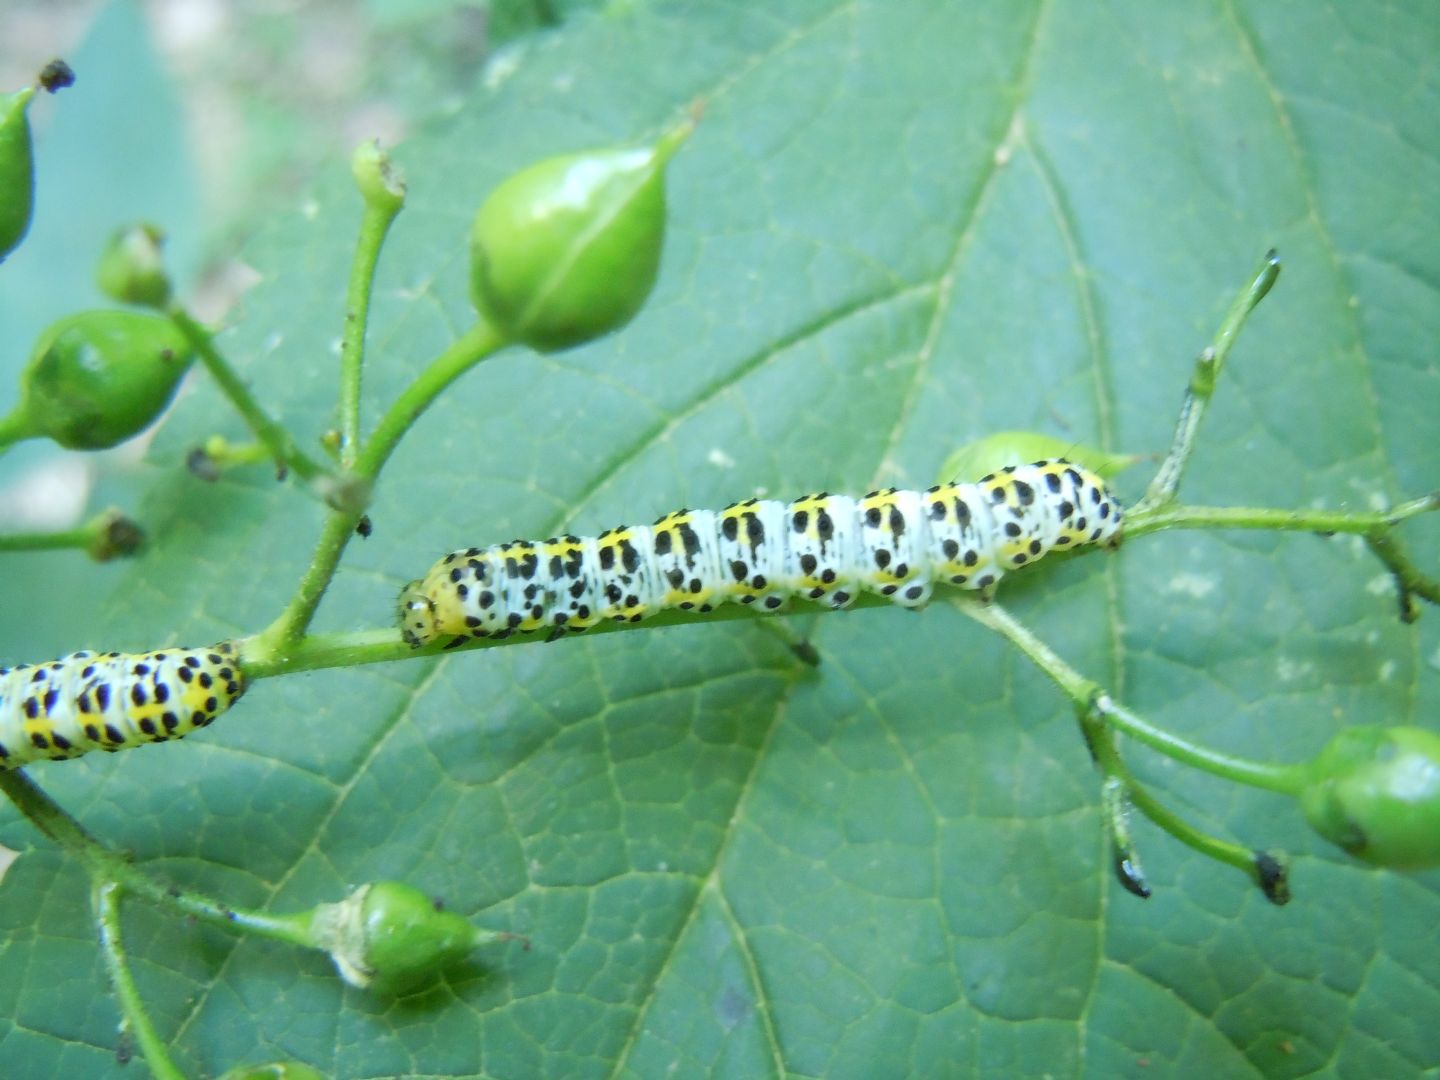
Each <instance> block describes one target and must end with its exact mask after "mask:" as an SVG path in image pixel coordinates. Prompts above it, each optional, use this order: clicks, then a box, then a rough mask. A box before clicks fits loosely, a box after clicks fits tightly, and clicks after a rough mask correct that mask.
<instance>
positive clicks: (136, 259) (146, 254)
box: [95, 222, 170, 308]
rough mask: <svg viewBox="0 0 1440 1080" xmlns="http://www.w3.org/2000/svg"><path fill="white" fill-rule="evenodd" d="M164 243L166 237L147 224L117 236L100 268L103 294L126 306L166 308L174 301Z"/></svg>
mask: <svg viewBox="0 0 1440 1080" xmlns="http://www.w3.org/2000/svg"><path fill="white" fill-rule="evenodd" d="M164 243H165V234H164V233H162V232H161V231H160V230H159V229H157V228H156V227H155V226H154V225H149V224H146V223H144V222H142V223H140V224H138V225H131V226H128V227H127V228H124V229H121V230H120V231H119V232H117V233H115V234H114V235H113V236H111V237H110V240H109V241H108V242H107V243H106V245H105V248H104V250H103V251H101V253H100V263H99V265H98V266H97V267H96V271H95V280H96V282H97V284H99V286H100V291H101V292H103V293H104V294H105V295H106V296H108V297H110V299H112V300H118V301H119V302H120V303H122V304H139V305H140V306H141V307H152V308H163V307H164V306H165V305H166V304H167V303H169V301H170V278H169V277H168V276H167V275H166V273H165V260H164V258H163V257H162V255H161V251H160V249H161V247H162V246H163V245H164Z"/></svg>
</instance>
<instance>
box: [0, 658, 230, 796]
mask: <svg viewBox="0 0 1440 1080" xmlns="http://www.w3.org/2000/svg"><path fill="white" fill-rule="evenodd" d="M244 692H245V676H244V674H243V673H242V672H241V670H240V667H239V665H238V664H236V662H235V649H234V646H233V645H231V644H230V643H229V642H228V641H227V642H221V643H220V644H219V645H215V646H212V647H211V648H209V649H157V650H156V651H154V652H147V653H117V652H108V653H93V652H76V653H71V654H70V655H69V656H64V657H61V658H60V659H59V660H52V661H50V662H49V663H44V664H20V665H19V666H17V667H13V668H0V769H16V768H19V767H20V766H22V765H27V764H29V763H30V762H32V761H40V760H43V759H51V760H59V759H63V758H72V757H79V756H80V755H81V754H87V753H89V752H90V751H91V750H124V749H127V748H129V747H131V746H139V745H141V744H142V743H149V742H164V741H165V740H167V739H179V738H181V737H183V736H185V735H188V734H190V732H192V731H194V730H195V729H196V728H202V727H205V726H206V725H207V724H209V723H210V722H211V721H212V720H214V719H215V718H216V717H217V716H219V715H220V714H221V713H223V712H224V711H225V710H226V709H228V708H229V707H230V706H231V705H233V704H235V701H236V699H238V698H239V697H240V695H241V694H243V693H244Z"/></svg>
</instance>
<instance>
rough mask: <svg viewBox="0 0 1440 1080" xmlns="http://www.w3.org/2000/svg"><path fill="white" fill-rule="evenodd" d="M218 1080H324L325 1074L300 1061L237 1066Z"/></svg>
mask: <svg viewBox="0 0 1440 1080" xmlns="http://www.w3.org/2000/svg"><path fill="white" fill-rule="evenodd" d="M220 1080H325V1074H324V1073H322V1072H319V1071H317V1070H315V1069H312V1068H311V1067H310V1066H309V1065H306V1064H305V1063H304V1062H301V1061H272V1062H270V1063H269V1064H268V1065H238V1066H236V1067H235V1068H233V1069H231V1070H229V1071H228V1072H226V1073H225V1074H224V1075H222V1076H221V1077H220Z"/></svg>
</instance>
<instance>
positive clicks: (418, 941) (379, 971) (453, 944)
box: [361, 881, 476, 990]
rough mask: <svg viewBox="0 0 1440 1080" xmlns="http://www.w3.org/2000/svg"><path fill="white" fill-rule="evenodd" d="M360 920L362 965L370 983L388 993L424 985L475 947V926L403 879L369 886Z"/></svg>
mask: <svg viewBox="0 0 1440 1080" xmlns="http://www.w3.org/2000/svg"><path fill="white" fill-rule="evenodd" d="M361 918H362V920H363V925H364V928H365V958H366V961H367V963H368V964H369V966H370V968H371V970H372V971H373V972H374V975H375V979H376V980H377V981H378V982H380V983H381V984H382V985H384V986H385V987H387V988H389V989H392V990H398V989H405V988H408V987H410V986H414V985H417V984H419V983H424V982H427V981H429V980H430V979H431V978H433V977H434V976H435V975H437V974H438V973H439V972H441V971H443V970H444V969H445V968H447V967H450V966H451V965H452V964H455V963H458V962H459V961H461V960H463V959H465V957H466V956H467V955H469V953H470V950H471V949H472V948H474V946H475V941H476V931H475V927H473V926H471V925H470V923H469V922H467V921H466V920H465V919H464V918H462V917H461V916H459V915H456V914H454V913H453V912H449V911H444V910H441V909H438V908H437V907H436V906H435V901H434V900H432V899H431V898H430V897H428V896H426V895H425V894H424V893H423V892H421V891H420V890H419V889H417V888H415V887H413V886H411V885H406V884H405V883H404V882H402V881H377V882H375V883H374V884H373V885H371V886H370V889H369V891H368V892H367V893H366V894H365V900H364V903H363V905H362V908H361Z"/></svg>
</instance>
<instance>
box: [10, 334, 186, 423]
mask: <svg viewBox="0 0 1440 1080" xmlns="http://www.w3.org/2000/svg"><path fill="white" fill-rule="evenodd" d="M193 359H194V353H193V352H192V350H191V349H190V346H189V344H188V343H187V342H186V340H185V338H184V337H183V336H182V335H181V333H180V332H179V331H178V330H177V329H175V327H174V326H172V325H171V324H170V323H169V322H167V321H166V320H165V319H162V318H159V317H157V316H154V315H142V314H139V313H136V312H130V311H82V312H78V313H77V314H74V315H68V316H66V317H65V318H63V319H60V320H59V321H58V322H56V323H53V324H52V325H51V326H50V328H49V329H47V330H46V331H45V332H44V333H43V334H41V335H40V339H39V340H38V341H37V342H36V345H35V350H34V352H33V353H32V354H31V357H30V363H29V364H28V365H27V366H26V368H25V370H24V372H22V373H21V376H20V382H21V399H20V406H19V408H18V409H16V413H15V416H14V417H12V420H17V421H18V422H19V423H18V424H17V426H20V425H23V426H24V427H25V428H26V429H27V433H28V434H29V435H32V436H46V437H48V438H51V439H53V440H55V442H57V443H59V444H60V445H61V446H64V447H68V448H69V449H72V450H101V449H105V448H107V447H111V446H115V445H116V444H117V443H121V442H124V441H125V440H126V439H128V438H130V437H131V436H133V435H138V434H139V433H140V432H141V431H144V430H145V428H147V427H149V426H150V424H151V423H152V422H153V421H154V420H155V418H156V417H158V416H159V415H160V413H162V412H163V411H164V410H165V407H166V406H167V405H168V404H170V399H171V397H173V396H174V393H175V388H176V386H177V385H178V384H179V382H180V379H181V377H182V376H184V374H185V372H186V371H187V370H188V369H189V367H190V363H191V361H192V360H193Z"/></svg>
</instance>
